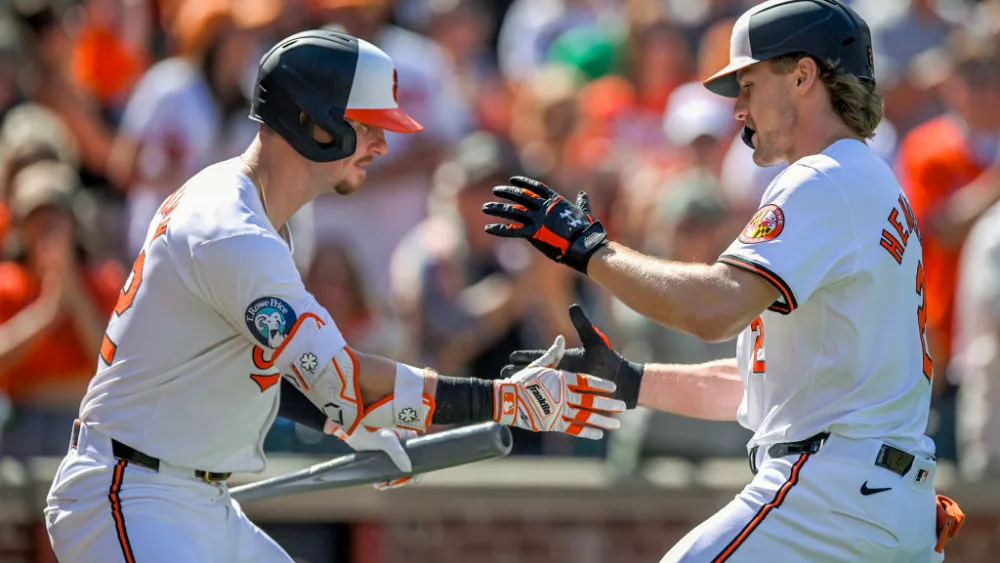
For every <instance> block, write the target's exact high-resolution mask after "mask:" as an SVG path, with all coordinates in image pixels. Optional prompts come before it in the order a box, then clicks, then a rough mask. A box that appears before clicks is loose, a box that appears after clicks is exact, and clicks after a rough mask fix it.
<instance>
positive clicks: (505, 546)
mask: <svg viewBox="0 0 1000 563" xmlns="http://www.w3.org/2000/svg"><path fill="white" fill-rule="evenodd" d="M693 525H694V523H690V522H686V521H679V520H677V519H667V518H655V519H648V520H647V519H643V520H637V519H628V518H610V519H604V520H597V521H593V520H586V521H584V520H578V521H574V520H572V519H566V518H560V519H534V518H531V519H528V518H525V519H521V520H513V519H508V518H503V519H491V518H480V517H477V518H475V519H462V518H459V517H456V518H447V517H445V518H429V519H421V520H416V519H413V520H410V519H407V520H396V521H392V522H386V523H375V522H369V523H365V524H358V525H355V526H354V538H353V544H354V549H353V553H354V555H353V558H352V561H353V563H471V562H475V563H543V562H544V563H626V562H629V563H630V562H640V563H641V562H650V563H656V562H658V561H659V560H660V558H661V557H662V556H663V554H664V553H666V552H667V550H668V549H669V548H670V546H672V545H673V544H674V543H675V542H676V541H677V540H679V539H680V538H681V537H683V535H684V534H685V533H687V531H688V530H690V529H691V528H692V527H693ZM947 556H948V557H947V560H946V561H947V563H992V562H995V561H998V560H1000V519H998V518H997V517H992V516H986V515H977V516H975V518H974V519H973V520H970V521H969V524H968V525H967V526H966V527H964V528H963V529H962V532H961V534H960V536H959V538H957V539H955V540H953V541H952V542H951V543H950V544H949V549H948V553H947Z"/></svg>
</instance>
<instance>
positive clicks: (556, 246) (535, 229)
mask: <svg viewBox="0 0 1000 563" xmlns="http://www.w3.org/2000/svg"><path fill="white" fill-rule="evenodd" d="M493 195H495V196H497V197H500V198H503V199H505V200H507V201H509V202H512V203H504V202H497V201H491V202H488V203H485V204H483V213H485V214H487V215H490V216H493V217H499V218H501V219H507V220H509V221H512V222H511V223H507V224H504V223H491V224H489V225H486V232H487V233H489V234H491V235H495V236H498V237H506V238H523V239H526V240H527V241H528V242H530V243H531V244H532V246H534V247H535V248H537V249H538V250H539V251H540V252H541V253H542V254H544V255H546V256H548V257H549V258H550V259H552V260H554V261H556V262H559V263H561V264H566V265H567V266H569V267H571V268H574V269H575V270H577V271H579V272H581V273H584V274H586V273H587V264H588V262H589V261H590V257H591V256H593V255H594V253H595V252H597V250H598V249H600V248H601V247H602V246H604V245H606V244H607V243H608V238H607V233H606V232H605V231H604V226H603V225H601V223H600V221H595V220H594V217H593V215H592V213H591V210H590V199H589V198H588V197H587V194H586V192H580V193H579V195H577V198H576V203H573V202H571V201H570V200H568V199H566V198H565V197H563V196H561V195H559V193H558V192H556V191H555V190H553V189H552V188H550V187H548V186H546V185H545V184H543V183H542V182H539V181H538V180H534V179H532V178H527V177H524V176H514V177H513V178H511V179H510V185H506V186H497V187H495V188H493Z"/></svg>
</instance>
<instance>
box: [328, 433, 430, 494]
mask: <svg viewBox="0 0 1000 563" xmlns="http://www.w3.org/2000/svg"><path fill="white" fill-rule="evenodd" d="M323 431H324V432H326V433H327V434H332V435H334V436H336V437H338V438H340V439H341V440H343V441H344V442H345V443H346V444H347V445H348V446H351V448H353V449H354V451H357V452H371V451H382V452H385V453H386V455H388V456H389V459H391V460H392V462H393V463H394V464H396V467H398V468H399V470H400V471H403V472H405V473H409V472H410V471H413V464H412V463H411V462H410V456H409V455H407V453H406V450H405V449H403V442H404V441H406V440H409V439H410V438H413V437H416V436H418V435H419V434H418V433H417V432H416V431H414V430H406V429H403V428H374V427H371V426H366V425H365V424H364V420H363V419H362V421H361V424H359V425H358V427H357V428H356V429H355V430H354V433H353V434H351V435H348V434H347V432H344V431H343V430H342V429H341V428H340V427H339V426H337V424H336V423H334V422H333V421H331V420H327V421H326V427H325V428H324V429H323ZM421 477H423V475H407V476H404V477H400V478H399V479H395V480H393V481H383V482H379V483H375V484H373V486H374V487H375V489H376V490H379V491H384V490H386V489H395V488H397V487H402V486H403V485H408V484H411V483H416V482H417V481H419V480H420V478H421Z"/></svg>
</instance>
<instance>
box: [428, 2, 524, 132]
mask: <svg viewBox="0 0 1000 563" xmlns="http://www.w3.org/2000/svg"><path fill="white" fill-rule="evenodd" d="M487 5H488V2H486V1H485V0H432V1H429V2H426V3H425V4H424V6H425V10H426V11H427V21H426V24H425V27H424V29H425V30H426V33H427V35H428V36H429V37H430V38H431V39H432V40H433V41H435V42H436V43H437V44H438V45H440V46H441V48H442V49H443V50H444V52H445V53H446V54H447V56H448V59H449V61H450V63H451V66H452V68H453V69H454V72H455V79H456V82H457V84H458V86H459V88H460V89H461V93H462V97H463V98H464V99H465V100H466V101H467V103H468V104H469V105H470V110H471V111H472V112H473V119H474V120H475V122H476V125H477V126H478V128H479V129H480V130H483V131H490V132H493V133H497V134H506V132H507V130H508V129H509V127H510V101H511V96H512V95H513V93H512V91H511V88H510V86H509V85H508V84H507V83H506V82H504V80H503V77H501V76H500V71H499V70H498V69H497V65H496V59H495V57H494V56H493V52H492V51H491V49H490V44H489V43H488V41H489V40H490V34H489V32H490V30H491V28H492V27H493V22H492V21H491V20H490V18H489V17H488V16H489V11H488V9H487V7H486V6H487Z"/></svg>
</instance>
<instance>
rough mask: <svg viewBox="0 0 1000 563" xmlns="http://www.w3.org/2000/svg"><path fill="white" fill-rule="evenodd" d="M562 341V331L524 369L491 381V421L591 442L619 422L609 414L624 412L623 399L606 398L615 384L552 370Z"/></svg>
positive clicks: (615, 426)
mask: <svg viewBox="0 0 1000 563" xmlns="http://www.w3.org/2000/svg"><path fill="white" fill-rule="evenodd" d="M565 345H566V343H565V340H564V339H563V337H562V336H561V335H560V336H558V337H556V341H555V343H554V344H553V345H552V347H551V348H549V349H548V350H546V351H545V353H544V354H542V356H541V357H539V358H537V359H536V360H535V361H533V362H531V364H529V365H528V366H527V367H526V368H524V369H522V370H521V371H519V372H517V373H515V374H514V375H513V376H512V377H510V378H509V379H501V380H498V381H496V382H494V389H495V392H496V396H495V399H494V405H495V409H496V412H495V413H494V417H493V419H494V420H496V421H497V422H499V423H501V424H507V425H510V426H515V427H518V428H524V429H526V430H531V431H534V432H547V431H548V432H565V433H567V434H570V435H573V436H579V437H581V438H589V439H591V440H599V439H601V438H602V437H603V436H604V430H616V429H617V428H618V427H619V426H620V425H621V423H620V422H619V421H618V419H616V418H612V417H611V416H608V415H610V414H614V413H620V412H624V411H625V403H624V402H623V401H619V400H617V399H612V398H611V397H609V396H607V395H610V394H612V393H614V391H615V384H614V383H612V382H610V381H607V380H604V379H601V378H598V377H594V376H592V375H586V374H583V373H575V372H571V371H563V370H559V369H554V367H553V366H555V365H556V364H558V363H559V360H560V359H562V354H563V351H564V350H565Z"/></svg>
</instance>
